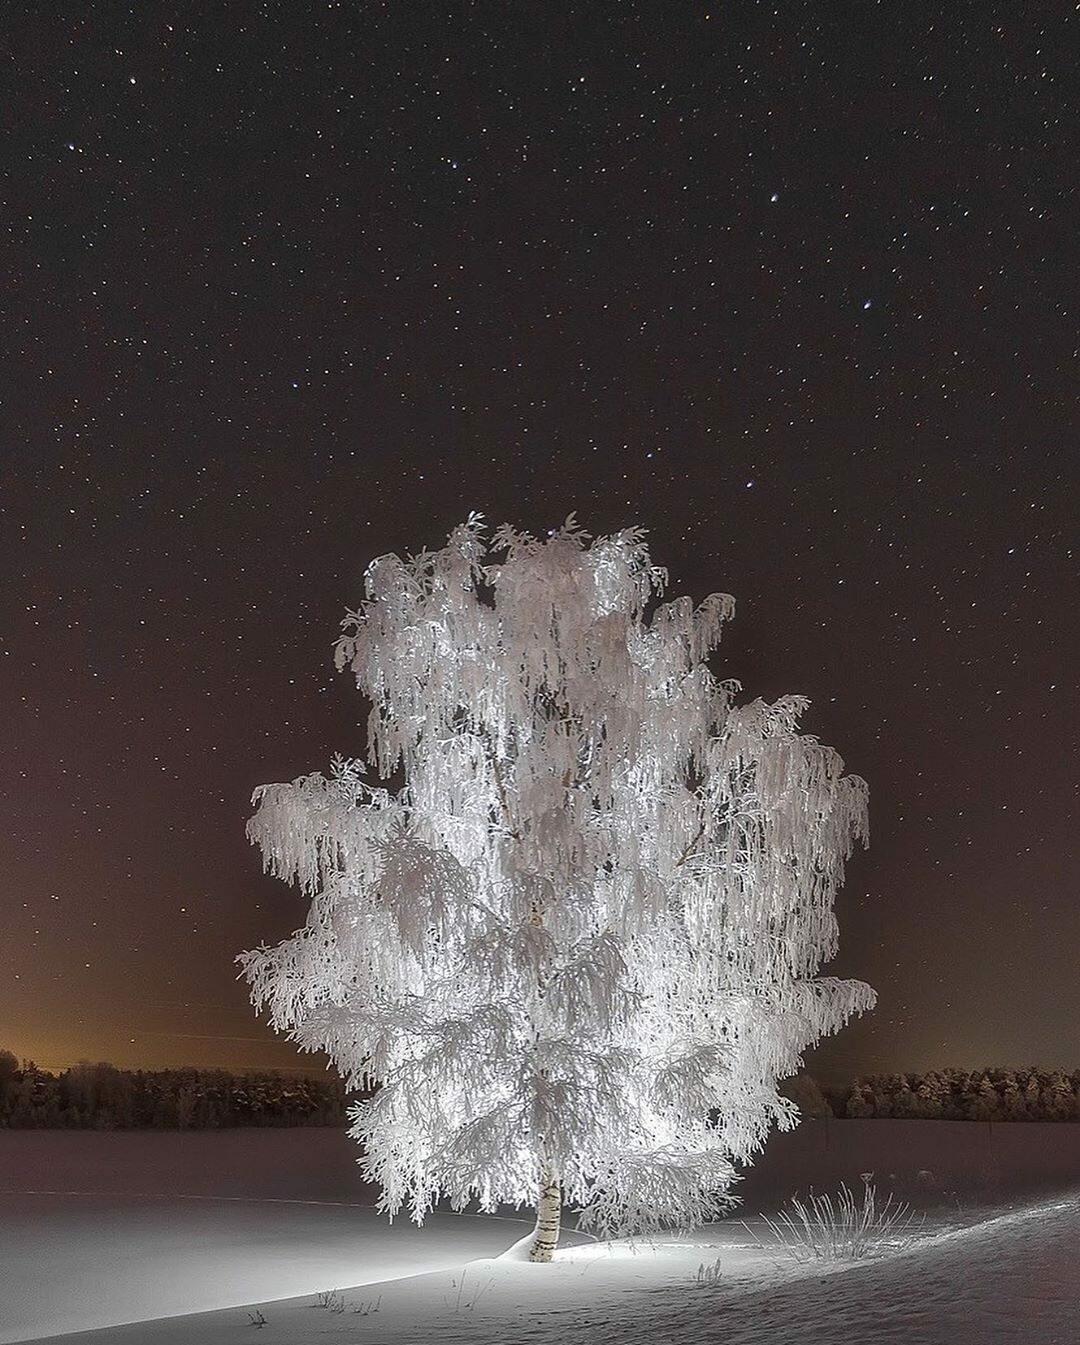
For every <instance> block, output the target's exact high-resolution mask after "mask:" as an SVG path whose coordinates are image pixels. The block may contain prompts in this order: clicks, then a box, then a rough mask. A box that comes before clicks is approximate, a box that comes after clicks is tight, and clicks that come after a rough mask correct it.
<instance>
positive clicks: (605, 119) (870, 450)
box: [0, 0, 1080, 1077]
mask: <svg viewBox="0 0 1080 1345" xmlns="http://www.w3.org/2000/svg"><path fill="white" fill-rule="evenodd" d="M1078 38H1080V13H1077V12H1076V11H1075V10H1073V9H1072V7H1071V6H1050V5H1044V4H1041V3H1038V2H1036V3H1032V4H1025V5H1016V4H994V3H987V4H968V3H939V4H927V3H918V0H906V2H905V3H903V4H896V3H892V2H891V0H887V2H886V3H870V2H869V0H858V3H842V2H835V3H822V2H821V0H812V2H808V3H784V4H780V3H770V4H756V3H732V4H718V3H717V4H710V3H709V2H708V0H702V3H699V4H695V5H689V4H686V5H684V4H681V3H677V2H676V0H657V2H656V3H651V4H645V3H643V4H633V3H614V2H612V3H590V4H582V5H580V6H575V5H571V4H541V5H535V6H534V5H525V4H506V3H502V4H496V3H476V4H470V3H460V4H456V5H452V6H451V5H436V4H432V5H426V4H407V3H400V4H389V5H376V4H365V3H359V2H357V3H342V4H322V5H318V6H317V5H314V4H306V3H300V2H299V0H296V2H295V3H292V2H288V3H285V2H283V3H280V4H249V3H236V4H230V5H228V6H210V5H206V4H203V3H190V4H186V5H172V4H153V5H134V4H132V5H123V4H112V5H108V4H103V5H92V4H81V5H67V4H65V5H50V4H44V3H40V4H32V5H30V4H16V3H12V4H10V5H8V6H6V7H5V9H4V13H3V17H2V20H0V39H2V49H3V61H4V69H5V77H4V78H5V96H4V99H3V102H2V106H0V119H2V126H3V130H2V138H0V147H2V148H0V202H2V206H3V229H2V231H0V260H2V267H0V303H2V309H3V312H2V323H0V349H2V352H3V353H2V365H0V370H2V378H0V430H2V434H0V454H2V459H0V464H2V465H0V470H2V477H0V497H2V498H0V705H2V706H3V710H4V720H3V723H4V733H3V744H4V747H3V766H4V769H3V772H2V776H0V864H2V886H0V1046H8V1047H10V1048H11V1049H13V1050H14V1051H15V1052H16V1053H17V1054H19V1055H28V1056H33V1057H35V1058H36V1059H37V1060H38V1062H39V1063H41V1064H45V1065H50V1066H63V1065H65V1064H67V1063H69V1062H71V1061H73V1060H75V1059H77V1058H80V1057H88V1058H92V1059H99V1058H105V1059H111V1060H113V1061H114V1062H116V1063H118V1064H130V1065H164V1064H177V1063H192V1064H199V1065H215V1064H224V1065H229V1066H235V1067H262V1066H279V1067H280V1066H285V1065H287V1064H289V1063H290V1062H293V1061H294V1060H296V1056H295V1053H294V1052H293V1050H292V1048H290V1047H289V1046H288V1045H287V1044H285V1043H282V1042H280V1041H276V1040H275V1039H274V1038H273V1037H272V1035H271V1033H270V1032H269V1030H268V1029H266V1028H264V1027H263V1026H261V1025H260V1024H258V1023H256V1021H255V1019H254V1017H253V1015H252V1012H251V1009H250V1007H249V1005H248V1003H247V999H246V993H245V988H244V986H243V984H242V983H239V982H237V981H236V980H235V979H234V978H235V974H236V968H235V967H234V965H233V958H234V956H235V954H236V953H237V952H238V951H240V950H242V949H245V948H249V947H252V946H254V945H255V944H256V943H258V942H260V941H263V940H266V941H270V942H276V941H277V940H279V939H281V938H282V937H284V936H285V935H286V934H288V933H289V932H290V931H291V930H292V929H294V928H295V927H296V926H297V925H299V924H300V923H302V921H303V918H304V915H305V912H306V904H305V903H304V902H303V901H302V900H301V899H300V897H299V896H298V895H297V894H296V893H295V892H293V891H291V890H289V889H286V888H285V887H284V886H283V885H281V884H279V883H277V882H275V881H274V880H272V879H269V878H264V877H263V876H262V875H261V874H260V871H259V862H258V854H257V852H256V851H254V850H252V849H250V848H249V847H248V845H247V843H246V841H245V838H244V830H243V828H244V822H245V820H246V817H247V816H248V814H249V812H250V808H249V796H250V793H251V790H252V788H253V787H254V786H256V785H258V784H261V783H263V782H266V781H272V780H286V779H291V778H293V777H294V776H296V775H299V774H301V773H304V772H307V771H310V770H316V769H325V767H326V765H327V763H328V760H329V757H330V755H331V754H332V753H333V752H335V751H342V752H344V753H347V754H352V755H358V754H360V752H361V751H362V742H363V740H362V730H361V727H360V726H361V722H362V720H363V718H364V715H365V713H366V711H365V709H364V706H363V705H362V703H361V701H360V698H359V696H358V693H357V692H356V690H355V687H354V685H353V683H352V680H351V678H350V676H349V675H348V674H342V675H340V676H339V675H336V674H335V673H334V672H333V668H332V654H331V646H332V642H333V640H334V638H335V636H336V634H337V629H338V622H339V619H340V617H341V616H342V614H343V612H344V609H345V607H346V606H347V605H352V604H355V603H356V602H357V601H358V600H359V598H360V596H361V591H362V575H363V572H364V569H365V567H366V565H367V563H368V561H369V560H370V559H371V558H372V557H374V556H376V555H378V554H380V553H382V552H385V551H388V550H414V549H419V548H420V547H422V546H425V545H429V546H436V545H439V544H440V543H441V541H442V540H443V539H444V538H445V535H446V533H447V532H448V531H449V529H450V527H451V526H452V525H453V524H455V523H456V522H459V521H460V520H461V519H463V518H464V517H465V515H466V514H467V513H468V511H469V510H470V509H479V510H482V511H483V512H484V514H485V515H486V516H487V517H488V518H489V519H490V520H491V521H492V522H493V523H498V522H501V521H503V520H504V519H506V520H509V521H512V522H514V523H516V524H518V525H520V526H522V527H525V528H529V529H532V530H534V531H540V530H546V529H547V528H549V527H551V526H553V525H557V524H558V523H560V522H561V521H562V520H563V518H564V517H565V516H566V515H567V514H568V513H569V512H570V511H571V510H576V511H577V513H578V516H579V520H580V521H581V523H582V524H583V525H585V526H586V527H588V528H590V529H591V530H592V531H594V532H602V531H606V530H609V529H613V528H618V527H623V526H626V525H628V524H632V523H640V524H642V525H644V526H646V527H648V528H649V529H650V530H651V534H652V546H653V551H654V555H655V557H656V559H657V560H658V561H659V562H660V563H663V564H666V565H667V566H668V567H669V569H670V571H671V577H672V590H671V591H672V594H677V593H679V592H683V591H686V592H689V593H691V594H693V595H694V596H695V597H702V596H704V595H705V594H706V593H709V592H712V591H723V592H730V593H733V594H734V595H735V597H736V600H737V609H736V618H735V621H734V622H733V623H732V625H731V626H729V628H728V633H727V636H726V640H725V643H724V645H723V647H722V650H721V655H722V656H721V658H720V660H719V662H718V670H720V671H722V672H723V674H724V675H727V676H735V677H738V678H739V679H740V680H741V681H742V682H743V684H744V686H745V688H746V693H747V694H748V695H759V694H760V695H765V696H767V697H773V696H776V695H779V694H782V693H785V692H798V693H804V694H806V695H808V696H810V697H811V698H812V702H813V704H812V706H811V709H810V710H809V712H808V714H807V716H806V719H805V720H804V727H805V728H806V729H807V730H808V731H810V732H812V733H815V734H817V735H818V736H820V737H821V738H823V739H824V740H825V741H827V742H830V743H833V744H835V745H836V746H837V747H838V748H839V750H840V751H841V753H842V754H843V756H844V758H845V761H846V762H847V764H848V768H849V769H850V770H853V771H856V772H858V773H859V774H861V775H863V776H865V777H866V779H867V780H868V781H869V783H870V791H871V793H870V798H871V840H872V846H871V849H870V851H869V853H868V854H867V855H865V856H860V857H859V858H858V859H857V861H856V862H854V863H853V864H852V866H851V869H850V871H849V879H848V883H847V886H846V888H845V890H844V891H843V893H842V894H841V897H840V899H839V901H838V904H837V910H838V915H839V918H840V923H841V956H840V958H839V959H838V961H837V962H836V963H835V964H834V967H833V968H832V969H835V970H837V971H839V972H840V973H841V974H847V975H858V976H860V977H862V978H864V979H866V980H868V981H870V982H871V984H873V985H874V986H876V987H877V989H878V991H879V993H880V1003H879V1007H878V1009H877V1011H876V1012H875V1013H874V1014H873V1015H872V1016H870V1017H869V1018H867V1019H865V1020H863V1021H862V1022H861V1023H859V1024H857V1025H856V1026H854V1027H852V1028H849V1029H848V1030H847V1031H846V1032H845V1033H843V1034H842V1035H841V1036H840V1037H839V1038H836V1039H834V1040H833V1041H832V1042H830V1043H829V1044H828V1045H827V1046H826V1047H824V1048H823V1049H822V1050H821V1051H820V1052H819V1054H818V1056H817V1058H816V1060H815V1061H814V1062H813V1063H814V1068H815V1069H816V1070H818V1071H819V1072H821V1073H822V1074H824V1075H825V1076H835V1077H844V1076H845V1075H847V1076H850V1075H851V1074H852V1073H853V1072H855V1071H856V1070H869V1069H880V1068H885V1069H902V1068H912V1069H914V1068H920V1067H926V1066H931V1065H947V1064H959V1065H972V1066H975V1065H980V1064H1023V1063H1035V1064H1046V1065H1063V1066H1069V1067H1077V1066H1080V977H1078V976H1077V974H1076V967H1077V950H1078V948H1080V901H1078V895H1080V826H1078V822H1080V817H1078V811H1080V809H1078V790H1080V755H1078V747H1080V744H1078V736H1080V734H1078V723H1080V719H1078V704H1077V681H1076V670H1077V667H1078V666H1080V604H1078V601H1077V599H1078V568H1080V567H1078V554H1077V548H1078V546H1080V542H1078V539H1077V535H1076V533H1077V506H1078V504H1080V461H1078V452H1080V447H1078V445H1080V440H1078V435H1077V430H1078V420H1080V415H1078V404H1077V363H1078V360H1077V356H1078V345H1080V338H1078V298H1080V295H1078V274H1080V272H1078V269H1077V261H1076V238H1077V230H1078V227H1080V211H1078V209H1077V191H1076V163H1077V160H1078V154H1080V136H1078V134H1077V128H1078V125H1080V121H1078V118H1077V106H1076V102H1075V101H1073V100H1071V99H1070V97H1069V95H1068V93H1067V80H1068V76H1069V75H1071V74H1074V73H1075V70H1074V67H1075V57H1076V51H1077V41H1078ZM301 1063H303V1064H305V1065H308V1066H310V1065H311V1064H312V1062H311V1061H310V1059H307V1058H303V1059H302V1060H301Z"/></svg>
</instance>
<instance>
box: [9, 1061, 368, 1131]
mask: <svg viewBox="0 0 1080 1345" xmlns="http://www.w3.org/2000/svg"><path fill="white" fill-rule="evenodd" d="M345 1105H346V1098H345V1089H344V1086H343V1085H342V1083H341V1081H340V1080H339V1079H337V1078H336V1077H335V1076H333V1075H331V1074H327V1075H326V1076H325V1077H324V1078H302V1077H301V1078H297V1077H293V1076H290V1075H284V1074H272V1073H264V1074H255V1073H252V1074H231V1073H230V1072H229V1071H227V1070H219V1069H215V1070H202V1069H165V1070H124V1069H117V1068H116V1066H115V1065H110V1064H108V1063H106V1062H104V1061H102V1062H99V1063H97V1064H91V1063H90V1062H88V1061H80V1062H79V1064H77V1065H72V1067H71V1068H70V1069H66V1070H64V1071H62V1072H61V1073H59V1074H53V1073H50V1072H49V1071H48V1070H44V1069H40V1068H39V1067H38V1066H37V1065H35V1064H34V1062H33V1061H32V1060H24V1061H23V1062H22V1064H20V1063H19V1061H18V1060H17V1059H16V1057H15V1056H14V1055H12V1053H11V1052H10V1051H0V1128H5V1127H6V1128H10V1129H53V1128H56V1129H70V1130H120V1129H125V1130H126V1129H151V1130H207V1129H217V1128H223V1127H226V1126H320V1125H326V1126H330V1125H341V1124H343V1123H344V1121H345V1119H346V1118H345Z"/></svg>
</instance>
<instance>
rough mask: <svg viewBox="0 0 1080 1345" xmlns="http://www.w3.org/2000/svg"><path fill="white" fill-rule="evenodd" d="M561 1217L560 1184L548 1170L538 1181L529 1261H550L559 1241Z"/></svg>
mask: <svg viewBox="0 0 1080 1345" xmlns="http://www.w3.org/2000/svg"><path fill="white" fill-rule="evenodd" d="M561 1218H562V1184H561V1183H560V1182H559V1179H558V1178H557V1177H555V1176H553V1175H552V1174H551V1173H550V1172H545V1173H544V1175H543V1177H542V1178H541V1182H540V1197H539V1199H538V1200H537V1202H536V1228H535V1229H534V1231H533V1240H532V1246H531V1247H530V1248H529V1260H530V1261H550V1260H551V1256H552V1253H553V1252H554V1251H555V1248H556V1247H557V1246H558V1242H559V1223H560V1220H561Z"/></svg>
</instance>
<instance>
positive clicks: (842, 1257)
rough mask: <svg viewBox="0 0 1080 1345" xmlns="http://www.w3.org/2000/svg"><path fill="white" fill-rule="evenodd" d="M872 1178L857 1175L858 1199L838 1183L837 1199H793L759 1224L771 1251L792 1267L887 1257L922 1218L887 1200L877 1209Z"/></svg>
mask: <svg viewBox="0 0 1080 1345" xmlns="http://www.w3.org/2000/svg"><path fill="white" fill-rule="evenodd" d="M872 1176H873V1174H872V1173H864V1174H863V1190H862V1195H861V1197H860V1196H856V1195H854V1194H853V1193H852V1192H851V1190H850V1189H849V1188H848V1187H847V1186H846V1185H844V1184H843V1183H841V1186H840V1191H839V1193H838V1194H837V1195H815V1194H814V1192H813V1191H811V1192H810V1194H809V1195H808V1196H807V1197H806V1199H805V1200H802V1199H800V1198H799V1197H797V1196H793V1197H792V1199H791V1200H790V1201H789V1202H788V1204H787V1205H786V1206H785V1207H784V1208H783V1209H782V1210H781V1211H780V1212H779V1214H777V1215H775V1216H774V1217H773V1218H771V1219H770V1218H766V1219H765V1220H764V1223H765V1227H766V1228H767V1229H768V1230H769V1232H770V1233H771V1234H772V1235H773V1238H774V1240H775V1245H776V1246H777V1247H780V1248H782V1249H783V1250H784V1251H785V1252H787V1253H788V1255H790V1256H791V1257H793V1258H794V1259H795V1260H796V1261H860V1260H864V1259H866V1258H867V1257H873V1256H881V1255H883V1254H884V1253H885V1252H887V1251H889V1250H890V1248H892V1247H894V1246H895V1245H897V1244H898V1243H900V1242H901V1241H902V1240H903V1238H904V1237H905V1236H906V1235H907V1234H910V1233H911V1232H913V1231H915V1230H916V1229H917V1228H918V1227H919V1226H921V1224H922V1217H921V1216H919V1215H916V1214H915V1212H914V1211H913V1210H912V1208H911V1206H910V1205H909V1204H908V1203H907V1202H906V1201H900V1202H897V1201H895V1200H894V1199H893V1197H892V1195H889V1196H888V1197H887V1198H886V1200H885V1202H884V1204H879V1203H878V1198H877V1188H876V1187H875V1186H874V1183H873V1181H872V1180H871V1177H872Z"/></svg>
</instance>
